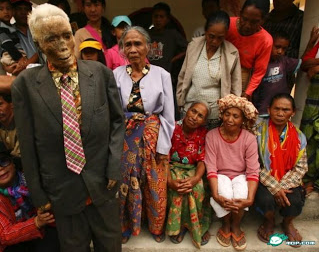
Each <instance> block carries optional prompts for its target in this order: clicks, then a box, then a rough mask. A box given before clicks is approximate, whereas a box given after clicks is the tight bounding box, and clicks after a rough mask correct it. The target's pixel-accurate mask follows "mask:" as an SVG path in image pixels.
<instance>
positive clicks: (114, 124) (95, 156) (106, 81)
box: [12, 4, 124, 251]
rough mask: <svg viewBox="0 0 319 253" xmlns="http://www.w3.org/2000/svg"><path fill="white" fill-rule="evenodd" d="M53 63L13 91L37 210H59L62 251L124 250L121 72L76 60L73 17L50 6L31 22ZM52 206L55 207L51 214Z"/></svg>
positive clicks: (25, 76) (24, 76)
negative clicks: (120, 191)
mask: <svg viewBox="0 0 319 253" xmlns="http://www.w3.org/2000/svg"><path fill="white" fill-rule="evenodd" d="M28 22H29V27H30V30H31V33H32V37H33V39H34V40H35V42H36V43H37V45H38V46H39V47H40V49H41V50H42V52H43V53H44V54H45V55H46V56H47V64H45V65H44V66H42V67H35V68H32V69H28V70H25V71H23V72H22V73H21V74H20V75H19V76H18V77H17V79H16V80H15V82H14V84H13V86H12V96H13V104H14V113H15V122H16V126H17V130H18V137H19V141H20V148H21V156H22V163H23V168H24V170H25V175H26V179H27V183H28V186H29V188H30V190H31V196H32V199H33V202H34V205H35V206H36V207H38V208H40V209H42V210H44V211H45V210H48V209H51V210H52V213H53V214H54V216H55V221H56V226H57V230H58V233H59V239H60V243H61V249H62V251H89V250H90V248H89V245H90V242H91V240H93V244H94V249H95V250H97V251H120V250H121V231H120V220H119V202H118V199H117V198H116V193H117V190H118V184H117V183H116V181H117V180H118V179H119V178H120V170H119V169H120V168H119V166H120V158H121V154H122V147H123V136H124V121H123V119H124V117H123V113H122V108H121V105H120V99H119V95H118V91H117V88H116V83H115V80H114V77H113V73H112V72H111V71H110V70H108V69H107V68H106V67H105V66H103V65H102V64H100V63H98V62H93V61H80V60H78V61H77V60H76V58H75V56H74V38H73V35H72V30H71V26H70V24H69V22H68V17H67V16H66V14H65V13H64V12H63V11H61V10H60V9H59V8H57V7H55V6H52V5H49V4H43V5H40V6H38V7H37V8H36V9H34V10H33V11H32V13H31V15H30V16H29V21H28ZM51 207H52V208H51Z"/></svg>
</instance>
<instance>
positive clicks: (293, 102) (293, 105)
mask: <svg viewBox="0 0 319 253" xmlns="http://www.w3.org/2000/svg"><path fill="white" fill-rule="evenodd" d="M281 98H285V99H287V100H289V101H290V103H291V106H292V109H293V110H294V111H296V104H295V100H294V98H293V97H292V96H291V95H290V94H288V93H279V94H277V95H275V96H273V97H272V99H271V100H270V104H269V108H270V107H271V106H272V105H273V104H274V103H275V101H276V100H278V99H281Z"/></svg>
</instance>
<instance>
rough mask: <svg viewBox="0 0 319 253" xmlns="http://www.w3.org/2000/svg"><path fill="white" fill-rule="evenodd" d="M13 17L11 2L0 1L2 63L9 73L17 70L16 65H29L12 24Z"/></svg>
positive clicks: (0, 54)
mask: <svg viewBox="0 0 319 253" xmlns="http://www.w3.org/2000/svg"><path fill="white" fill-rule="evenodd" d="M12 16H13V10H12V6H11V2H10V0H0V56H1V63H2V64H3V65H4V67H5V69H6V71H7V72H9V73H13V71H14V70H15V66H14V64H15V63H17V64H19V65H26V63H27V58H26V54H25V52H24V51H23V49H22V47H21V46H20V44H19V38H18V36H17V35H16V33H15V32H16V30H15V28H14V27H12V26H11V24H10V20H11V18H12ZM25 67H26V66H25ZM25 67H24V68H25Z"/></svg>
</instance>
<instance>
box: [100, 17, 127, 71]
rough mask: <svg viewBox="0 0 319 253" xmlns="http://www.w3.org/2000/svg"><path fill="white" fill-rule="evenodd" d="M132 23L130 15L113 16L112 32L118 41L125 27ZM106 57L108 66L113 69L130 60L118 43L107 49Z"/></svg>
mask: <svg viewBox="0 0 319 253" xmlns="http://www.w3.org/2000/svg"><path fill="white" fill-rule="evenodd" d="M131 25H132V22H131V20H130V19H129V17H128V16H116V17H114V18H113V20H112V34H113V35H114V36H115V37H116V40H117V43H118V42H119V40H120V38H121V36H122V34H123V32H124V30H125V28H126V27H127V26H131ZM105 57H106V64H107V66H108V67H109V68H110V69H112V70H114V69H116V68H117V67H119V66H122V65H126V64H127V63H128V61H127V60H126V59H125V58H124V56H123V55H122V54H121V53H120V50H119V46H118V44H116V45H114V46H113V47H112V48H110V49H109V50H107V52H106V55H105Z"/></svg>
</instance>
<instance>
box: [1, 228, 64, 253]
mask: <svg viewBox="0 0 319 253" xmlns="http://www.w3.org/2000/svg"><path fill="white" fill-rule="evenodd" d="M4 251H6V252H58V251H60V244H59V238H58V233H57V230H56V228H55V227H50V226H46V227H45V232H44V237H43V239H34V240H31V241H27V242H21V243H18V244H15V245H11V246H8V247H6V248H5V250H4Z"/></svg>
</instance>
